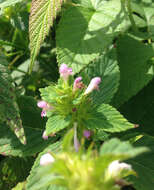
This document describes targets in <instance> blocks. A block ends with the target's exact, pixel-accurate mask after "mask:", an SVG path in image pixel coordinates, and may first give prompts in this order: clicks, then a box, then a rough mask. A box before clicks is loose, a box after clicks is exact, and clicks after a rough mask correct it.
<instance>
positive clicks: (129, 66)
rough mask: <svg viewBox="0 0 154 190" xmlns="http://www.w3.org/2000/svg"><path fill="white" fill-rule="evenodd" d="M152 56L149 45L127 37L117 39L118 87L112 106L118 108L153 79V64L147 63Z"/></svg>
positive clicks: (151, 49) (153, 52)
mask: <svg viewBox="0 0 154 190" xmlns="http://www.w3.org/2000/svg"><path fill="white" fill-rule="evenodd" d="M153 54H154V50H153V48H152V46H151V45H144V44H143V43H141V42H139V41H137V40H135V39H133V38H131V37H128V36H121V37H120V38H119V39H118V41H117V55H118V62H119V67H120V86H119V90H118V92H117V93H116V95H115V98H114V99H113V105H114V106H116V107H119V106H120V105H122V104H123V103H124V102H126V101H127V100H128V99H129V98H131V97H132V96H134V95H136V94H137V92H139V91H140V90H141V89H142V88H143V87H144V86H145V85H147V84H148V82H149V81H150V80H151V79H152V78H153V64H151V62H150V61H148V60H149V59H150V58H152V56H153Z"/></svg>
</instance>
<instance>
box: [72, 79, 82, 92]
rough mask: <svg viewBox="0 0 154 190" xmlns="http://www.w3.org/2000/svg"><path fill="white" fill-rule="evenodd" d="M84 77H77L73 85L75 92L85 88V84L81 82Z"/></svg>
mask: <svg viewBox="0 0 154 190" xmlns="http://www.w3.org/2000/svg"><path fill="white" fill-rule="evenodd" d="M81 80H82V77H77V78H76V79H75V81H74V84H73V91H76V90H78V89H82V88H84V84H83V83H82V82H81Z"/></svg>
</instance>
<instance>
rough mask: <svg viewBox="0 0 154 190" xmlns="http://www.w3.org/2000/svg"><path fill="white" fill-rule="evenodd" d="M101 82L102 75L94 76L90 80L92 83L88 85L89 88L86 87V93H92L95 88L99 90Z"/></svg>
mask: <svg viewBox="0 0 154 190" xmlns="http://www.w3.org/2000/svg"><path fill="white" fill-rule="evenodd" d="M100 82H101V78H100V77H95V78H93V79H92V80H91V81H90V84H89V86H88V88H87V89H86V91H85V93H84V94H85V95H86V94H89V93H91V92H92V91H93V90H99V87H98V85H99V83H100Z"/></svg>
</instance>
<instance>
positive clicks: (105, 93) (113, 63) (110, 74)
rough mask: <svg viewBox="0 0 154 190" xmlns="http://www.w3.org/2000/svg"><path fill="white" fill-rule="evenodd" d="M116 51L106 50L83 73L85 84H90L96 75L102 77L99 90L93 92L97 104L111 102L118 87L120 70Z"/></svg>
mask: <svg viewBox="0 0 154 190" xmlns="http://www.w3.org/2000/svg"><path fill="white" fill-rule="evenodd" d="M115 53H116V52H115V49H111V50H109V51H107V52H105V54H104V55H102V56H100V57H99V59H97V60H96V61H94V62H93V63H91V64H90V65H88V67H86V69H85V70H84V71H83V72H82V73H81V75H82V78H83V80H84V82H85V84H88V83H89V82H90V80H91V79H92V78H93V77H96V76H98V77H101V79H102V81H101V83H100V85H99V91H94V92H93V93H92V97H93V101H94V103H96V104H99V105H100V104H102V103H109V102H110V101H111V99H112V97H113V95H114V94H115V92H116V91H117V89H118V85H119V80H120V72H119V67H118V64H117V60H116V54H115Z"/></svg>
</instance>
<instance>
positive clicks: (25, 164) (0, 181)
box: [0, 157, 34, 189]
mask: <svg viewBox="0 0 154 190" xmlns="http://www.w3.org/2000/svg"><path fill="white" fill-rule="evenodd" d="M33 162H34V158H33V157H27V158H19V157H6V158H4V159H3V160H2V161H1V162H0V171H1V173H0V189H7V188H9V189H12V187H14V186H15V185H16V184H17V183H18V182H21V181H24V180H25V179H26V178H27V176H28V173H29V171H30V169H31V167H32V165H33Z"/></svg>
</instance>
